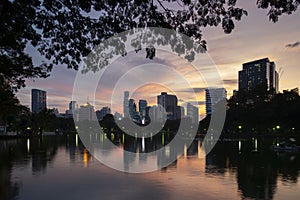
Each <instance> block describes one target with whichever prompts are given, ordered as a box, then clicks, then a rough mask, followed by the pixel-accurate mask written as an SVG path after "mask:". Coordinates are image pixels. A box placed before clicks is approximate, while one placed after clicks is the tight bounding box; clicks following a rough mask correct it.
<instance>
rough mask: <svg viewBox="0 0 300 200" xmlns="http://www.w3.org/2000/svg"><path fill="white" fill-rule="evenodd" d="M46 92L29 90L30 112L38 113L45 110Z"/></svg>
mask: <svg viewBox="0 0 300 200" xmlns="http://www.w3.org/2000/svg"><path fill="white" fill-rule="evenodd" d="M46 94H47V93H46V91H43V90H38V89H32V90H31V112H32V113H39V112H41V111H42V110H46V109H47V97H46Z"/></svg>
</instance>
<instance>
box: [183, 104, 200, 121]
mask: <svg viewBox="0 0 300 200" xmlns="http://www.w3.org/2000/svg"><path fill="white" fill-rule="evenodd" d="M186 112H187V117H189V118H190V119H191V120H192V123H198V122H199V109H198V108H197V107H196V106H193V105H192V104H191V103H188V104H187V106H186Z"/></svg>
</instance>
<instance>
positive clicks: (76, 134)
mask: <svg viewBox="0 0 300 200" xmlns="http://www.w3.org/2000/svg"><path fill="white" fill-rule="evenodd" d="M75 140H76V147H78V134H76V139H75Z"/></svg>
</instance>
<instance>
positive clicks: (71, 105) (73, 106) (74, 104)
mask: <svg viewBox="0 0 300 200" xmlns="http://www.w3.org/2000/svg"><path fill="white" fill-rule="evenodd" d="M77 107H78V105H77V102H76V101H70V103H69V109H68V110H66V115H73V114H74V113H76V110H77V109H78V108H77Z"/></svg>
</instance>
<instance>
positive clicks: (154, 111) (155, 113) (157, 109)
mask: <svg viewBox="0 0 300 200" xmlns="http://www.w3.org/2000/svg"><path fill="white" fill-rule="evenodd" d="M146 112H147V114H146V115H147V116H149V117H150V119H151V121H152V122H163V121H165V119H166V115H165V112H164V108H163V107H162V106H161V105H158V106H152V107H151V106H148V107H147V108H146Z"/></svg>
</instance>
